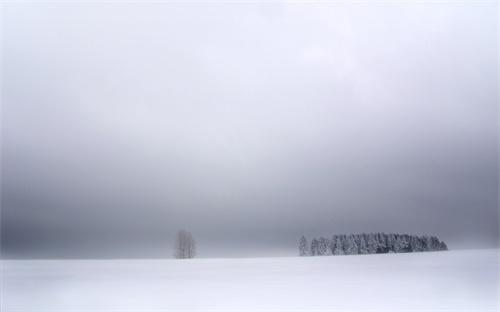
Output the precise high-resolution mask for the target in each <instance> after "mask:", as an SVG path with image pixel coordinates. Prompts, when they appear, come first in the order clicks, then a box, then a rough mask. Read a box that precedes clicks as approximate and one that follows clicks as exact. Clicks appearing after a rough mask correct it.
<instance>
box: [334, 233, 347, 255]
mask: <svg viewBox="0 0 500 312" xmlns="http://www.w3.org/2000/svg"><path fill="white" fill-rule="evenodd" d="M334 246H335V247H334V248H333V251H332V252H333V254H334V255H343V254H345V253H344V247H343V246H342V238H341V237H339V236H337V237H336V239H335V244H334Z"/></svg>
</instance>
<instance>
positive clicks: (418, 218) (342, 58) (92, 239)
mask: <svg viewBox="0 0 500 312" xmlns="http://www.w3.org/2000/svg"><path fill="white" fill-rule="evenodd" d="M2 11H3V16H2V22H3V25H2V27H3V43H2V46H1V48H2V50H1V51H2V54H3V67H2V78H3V90H2V91H3V93H2V211H1V212H2V215H1V217H2V218H1V221H2V223H1V225H2V251H3V252H4V255H7V256H21V257H159V256H170V255H171V254H172V251H171V248H172V240H173V236H174V233H175V232H176V230H178V229H179V228H185V229H189V230H191V231H192V232H193V234H194V235H195V237H196V238H197V241H198V245H199V254H200V256H214V255H218V256H251V255H253V256H257V255H285V254H294V253H295V252H296V251H295V246H296V240H297V239H298V237H299V236H300V235H301V234H306V235H308V236H314V235H328V236H329V235H332V234H335V233H351V232H372V231H384V232H407V233H415V234H434V235H438V236H439V237H440V238H442V239H443V240H445V241H446V242H447V243H448V244H449V246H450V247H451V248H462V247H484V246H493V245H495V244H497V240H498V233H499V232H498V209H497V187H498V185H497V173H498V166H497V150H496V148H497V107H496V105H497V83H498V81H497V76H496V75H497V47H496V44H497V37H496V36H497V32H496V19H497V15H496V13H497V12H496V8H495V4H494V2H491V3H489V4H488V3H484V2H483V3H481V2H477V1H476V2H474V4H470V3H469V4H467V3H465V4H464V3H463V2H460V3H452V2H449V3H441V4H437V3H432V2H426V3H424V4H406V5H403V4H379V5H369V4H368V3H358V4H347V3H336V4H331V3H330V4H327V3H315V4H297V3H296V4H290V3H288V4H287V3H279V2H275V3H273V4H250V3H239V4H228V3H226V4H224V3H216V2H212V3H208V4H201V3H189V4H184V5H183V4H178V3H177V4H176V3H164V4H161V3H150V4H139V3H135V4H134V3H128V4H119V3H108V4H97V3H94V4H61V3H59V4H58V3H57V2H53V3H51V4H49V3H47V4H34V3H31V4H29V3H27V4H5V5H4V7H3V10H2Z"/></svg>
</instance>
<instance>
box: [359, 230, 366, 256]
mask: <svg viewBox="0 0 500 312" xmlns="http://www.w3.org/2000/svg"><path fill="white" fill-rule="evenodd" d="M358 247H359V251H358V253H359V254H360V255H366V254H367V253H368V246H367V245H366V240H365V237H364V236H363V235H360V236H359V246H358Z"/></svg>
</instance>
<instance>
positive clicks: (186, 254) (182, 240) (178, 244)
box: [174, 230, 196, 259]
mask: <svg viewBox="0 0 500 312" xmlns="http://www.w3.org/2000/svg"><path fill="white" fill-rule="evenodd" d="M195 255H196V243H195V241H194V238H193V235H191V233H190V232H188V231H185V230H180V231H179V232H177V237H176V239H175V252H174V257H175V258H177V259H190V258H194V256H195Z"/></svg>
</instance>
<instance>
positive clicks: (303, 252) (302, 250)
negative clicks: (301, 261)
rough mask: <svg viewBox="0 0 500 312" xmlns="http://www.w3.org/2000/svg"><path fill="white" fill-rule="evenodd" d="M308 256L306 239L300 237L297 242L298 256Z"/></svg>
mask: <svg viewBox="0 0 500 312" xmlns="http://www.w3.org/2000/svg"><path fill="white" fill-rule="evenodd" d="M308 254H309V246H308V243H307V238H306V237H305V236H304V235H302V237H301V238H300V240H299V255H300V256H301V257H304V256H307V255H308Z"/></svg>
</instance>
